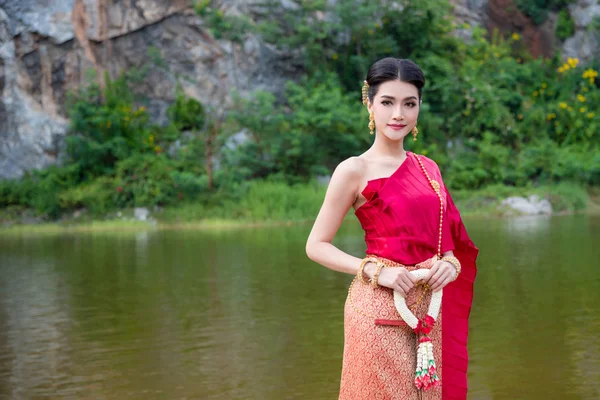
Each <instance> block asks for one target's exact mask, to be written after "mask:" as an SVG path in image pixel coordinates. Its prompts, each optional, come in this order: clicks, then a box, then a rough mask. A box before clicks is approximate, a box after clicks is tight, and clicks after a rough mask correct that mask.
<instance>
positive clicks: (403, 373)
mask: <svg viewBox="0 0 600 400" xmlns="http://www.w3.org/2000/svg"><path fill="white" fill-rule="evenodd" d="M379 259H380V260H382V261H384V262H385V264H386V267H392V268H393V267H400V266H401V264H397V263H394V262H393V261H390V260H386V259H382V258H379ZM434 261H435V257H434V258H432V259H429V260H427V261H424V262H422V263H419V264H417V265H415V266H411V267H406V268H407V269H408V270H409V271H410V270H414V269H420V268H427V269H429V268H431V266H432V265H433V262H434ZM430 299H431V293H430V292H426V293H425V294H423V288H422V287H421V286H418V287H415V288H414V289H413V290H411V291H410V292H409V294H408V297H407V299H406V303H407V304H408V306H409V308H410V309H411V310H412V311H413V313H414V314H415V315H416V316H417V318H419V319H421V318H423V317H425V315H426V314H427V309H428V307H429V301H430ZM416 303H418V304H416ZM415 304H416V306H415ZM375 318H381V319H390V320H400V319H401V317H400V314H398V311H397V310H396V307H395V306H394V295H393V291H392V290H391V289H388V288H384V287H378V288H375V289H374V288H373V287H371V285H368V284H364V283H361V282H360V281H358V279H356V278H355V279H354V281H353V284H352V286H351V290H350V291H349V292H348V298H347V299H346V307H345V309H344V361H343V365H342V379H341V384H340V396H339V400H375V399H377V400H407V399H424V400H434V399H441V398H442V388H441V387H440V386H438V387H434V388H431V389H429V390H427V391H423V390H418V389H417V388H416V387H415V385H414V379H415V369H416V365H417V364H416V363H417V360H416V354H417V346H418V342H417V338H416V335H415V333H414V332H413V331H412V329H411V328H410V327H408V326H381V325H375ZM429 336H430V337H431V339H432V342H433V354H434V357H435V361H436V364H437V373H438V376H439V377H440V378H441V380H442V385H443V384H444V383H443V382H444V379H443V376H442V313H441V310H440V314H439V316H438V318H437V321H436V324H435V326H434V328H433V330H432V331H431V334H430V335H429Z"/></svg>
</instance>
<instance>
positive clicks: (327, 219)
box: [306, 157, 416, 296]
mask: <svg viewBox="0 0 600 400" xmlns="http://www.w3.org/2000/svg"><path fill="white" fill-rule="evenodd" d="M364 169H365V167H364V165H363V162H362V160H360V159H357V158H356V157H353V158H349V159H347V160H345V161H343V162H341V163H340V165H338V167H337V168H336V170H335V171H334V173H333V175H332V176H331V181H330V182H329V187H328V188H327V193H326V194H325V200H323V205H322V206H321V210H320V211H319V214H318V215H317V219H316V221H315V224H314V225H313V228H312V230H311V232H310V235H309V236H308V240H307V241H306V255H308V258H310V259H311V260H313V261H315V262H317V263H319V264H321V265H323V266H325V267H327V268H329V269H332V270H334V271H339V272H345V273H347V274H352V275H356V274H357V273H358V269H359V267H360V263H361V261H362V259H360V258H357V257H354V256H352V255H350V254H348V253H345V252H343V251H341V250H340V249H338V248H337V247H335V246H334V245H333V244H331V241H332V240H333V238H334V237H335V234H336V233H337V231H338V229H339V227H340V225H341V224H342V221H343V220H344V217H345V216H346V214H347V213H348V210H350V207H352V204H354V201H355V200H356V195H357V193H358V192H359V185H360V182H362V180H363V175H362V174H363V173H364ZM376 269H377V268H376V265H375V264H374V263H372V262H369V263H367V264H366V265H365V268H364V269H363V271H364V273H365V275H367V276H368V277H369V278H373V275H374V274H375V271H376ZM377 282H378V284H379V285H381V286H385V287H388V288H391V289H394V290H396V291H398V292H399V293H401V294H402V295H403V296H406V293H408V291H409V290H410V289H412V288H413V287H414V285H415V282H416V279H415V278H414V277H413V276H412V275H411V274H410V273H408V271H407V270H406V269H405V268H383V269H382V270H381V274H380V275H379V279H378V281H377Z"/></svg>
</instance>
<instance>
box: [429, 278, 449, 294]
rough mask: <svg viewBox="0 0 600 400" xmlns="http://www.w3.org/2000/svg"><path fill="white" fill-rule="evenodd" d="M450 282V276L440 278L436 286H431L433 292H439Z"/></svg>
mask: <svg viewBox="0 0 600 400" xmlns="http://www.w3.org/2000/svg"><path fill="white" fill-rule="evenodd" d="M447 284H448V278H444V279H440V280H439V281H438V282H437V283H436V284H435V285H434V286H432V287H431V291H432V292H437V291H438V290H440V289H443V288H444V286H446V285H447Z"/></svg>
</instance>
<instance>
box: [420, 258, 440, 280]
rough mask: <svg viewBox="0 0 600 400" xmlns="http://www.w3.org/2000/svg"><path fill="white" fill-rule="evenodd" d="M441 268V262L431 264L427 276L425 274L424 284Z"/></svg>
mask: <svg viewBox="0 0 600 400" xmlns="http://www.w3.org/2000/svg"><path fill="white" fill-rule="evenodd" d="M441 266H442V262H441V261H440V260H438V261H436V262H434V263H433V265H432V266H431V269H430V270H429V274H427V276H426V277H425V279H424V280H425V283H429V281H431V278H432V277H433V276H434V275H435V274H436V273H437V272H438V271H439V270H440V267H441Z"/></svg>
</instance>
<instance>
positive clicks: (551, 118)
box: [546, 113, 556, 121]
mask: <svg viewBox="0 0 600 400" xmlns="http://www.w3.org/2000/svg"><path fill="white" fill-rule="evenodd" d="M554 118H556V114H554V113H550V114H548V116H547V117H546V119H547V120H548V121H552V120H553V119H554Z"/></svg>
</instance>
